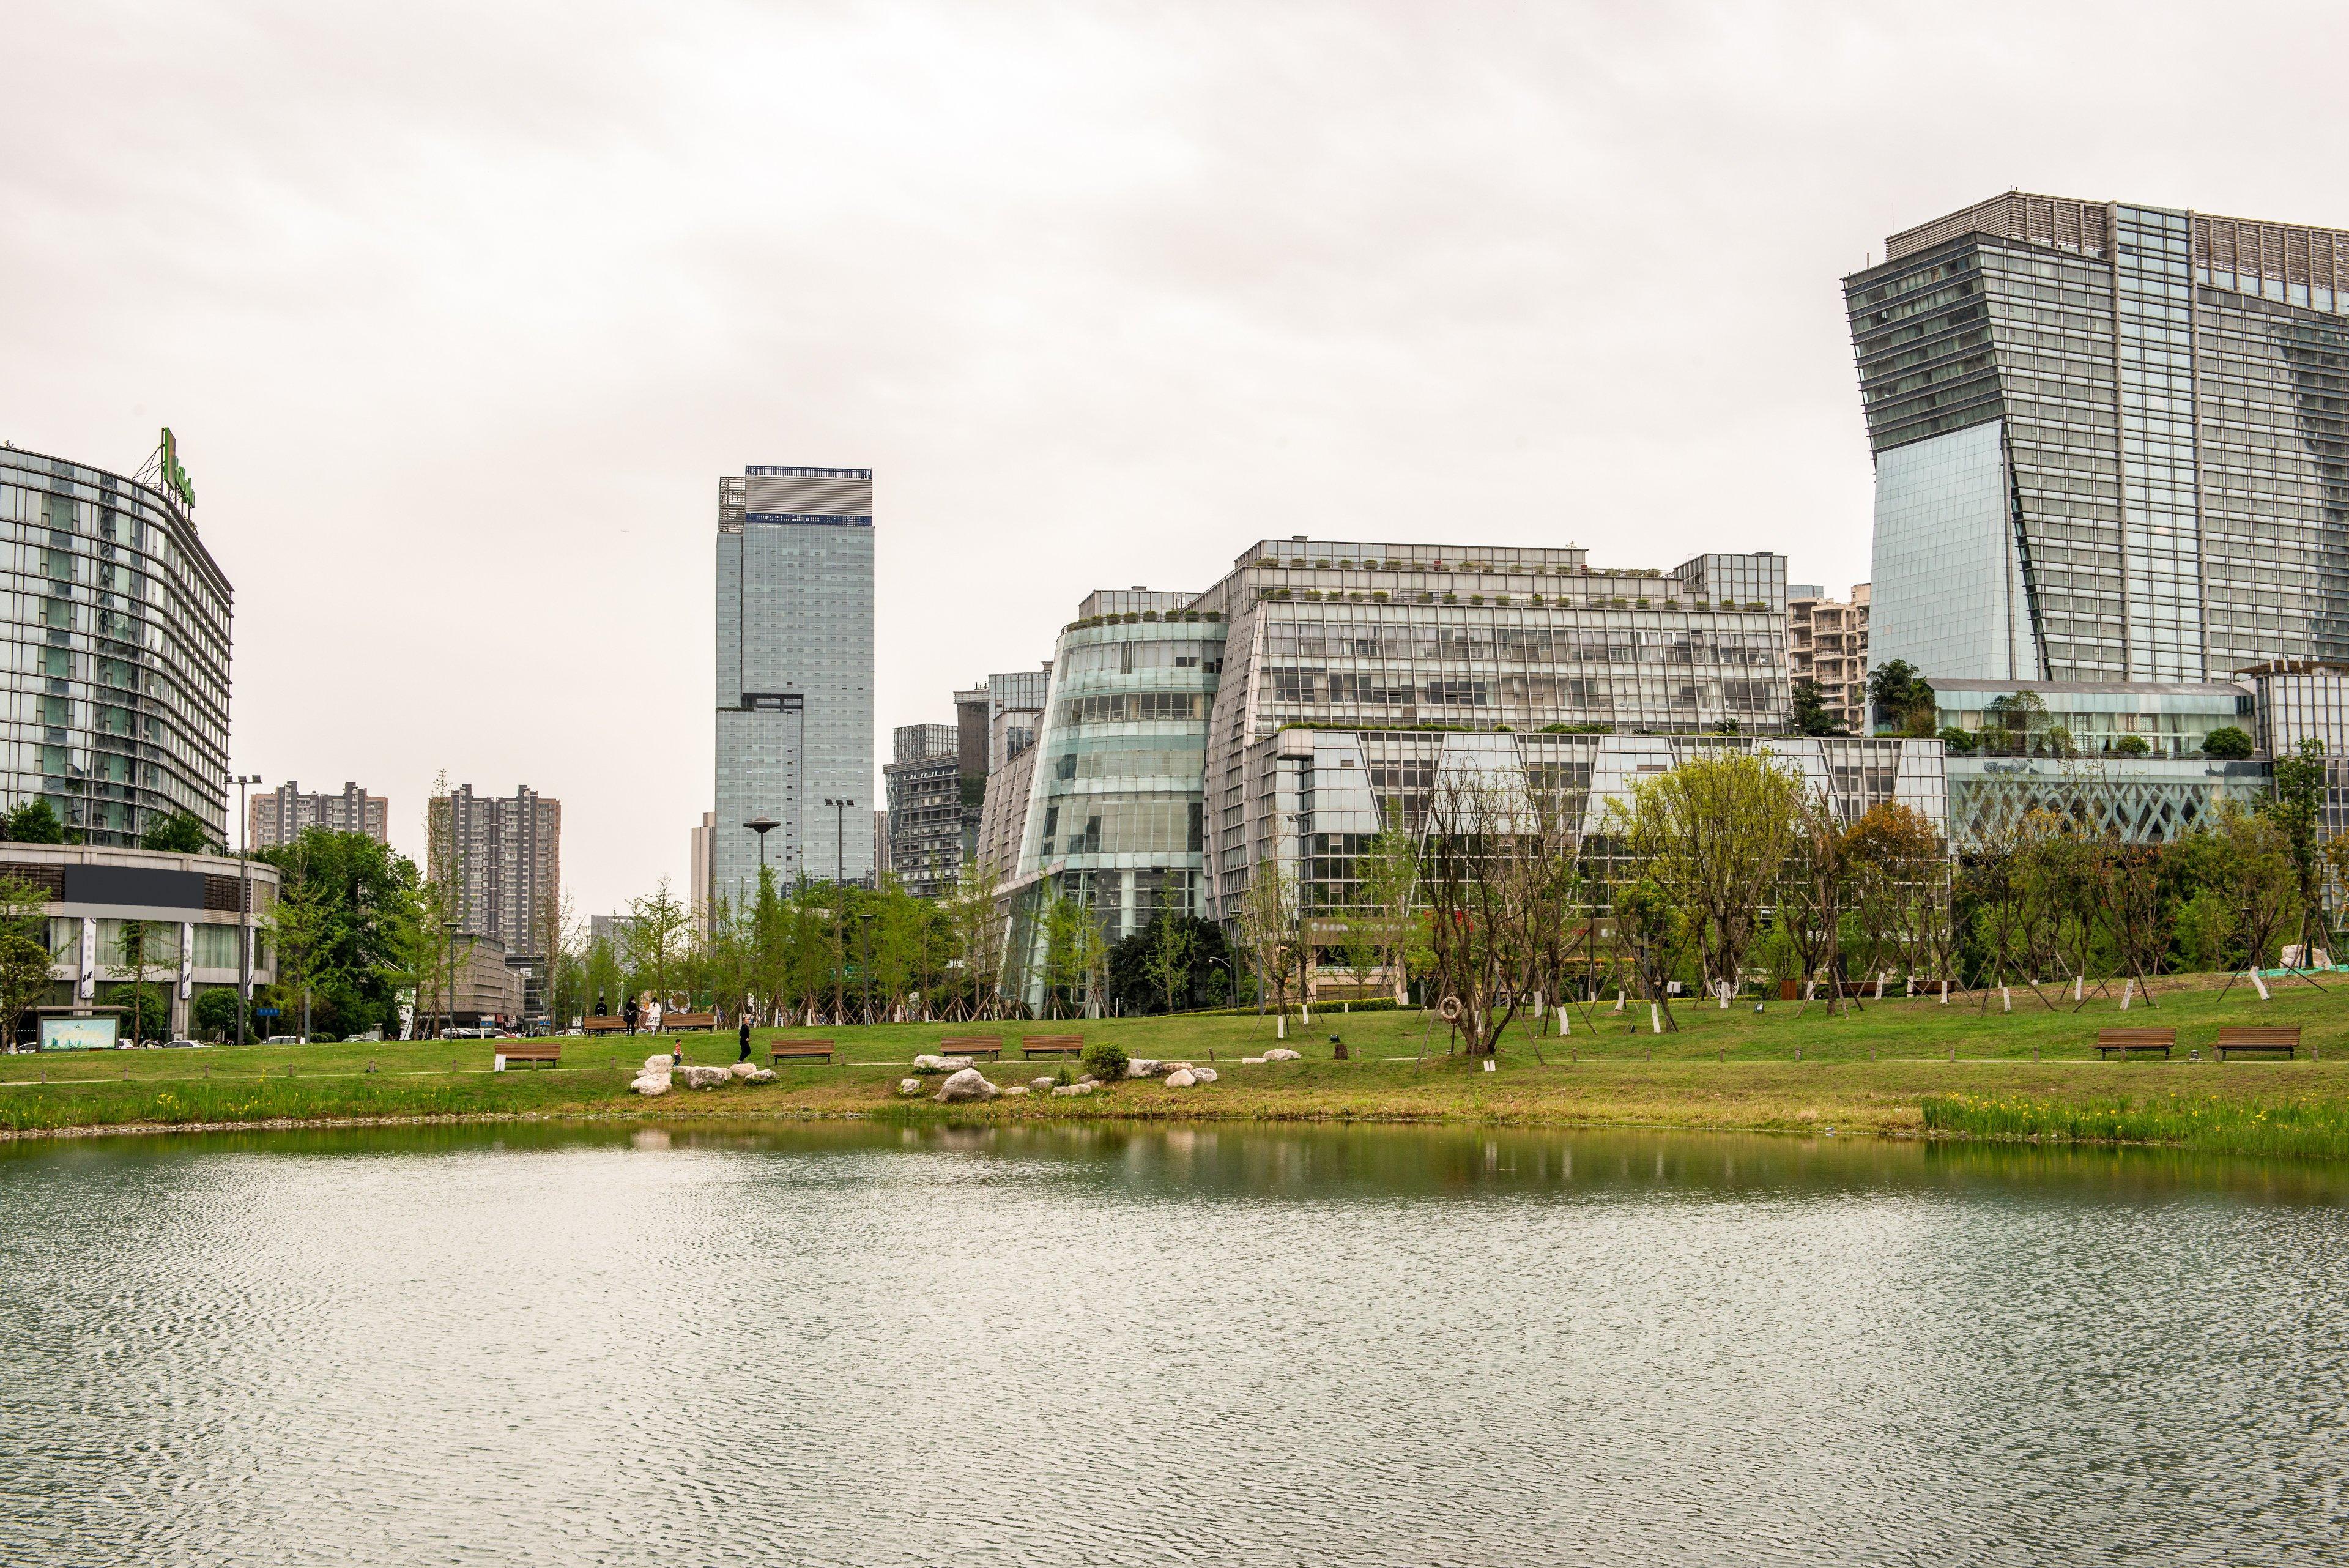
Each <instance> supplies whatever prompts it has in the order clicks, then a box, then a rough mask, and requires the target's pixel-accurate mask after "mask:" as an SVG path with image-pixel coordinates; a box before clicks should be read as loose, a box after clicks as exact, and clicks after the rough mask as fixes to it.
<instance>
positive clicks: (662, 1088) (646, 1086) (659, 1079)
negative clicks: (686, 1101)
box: [628, 1071, 668, 1099]
mask: <svg viewBox="0 0 2349 1568" xmlns="http://www.w3.org/2000/svg"><path fill="white" fill-rule="evenodd" d="M628 1087H630V1088H632V1089H634V1090H635V1091H636V1093H638V1094H640V1095H642V1096H645V1097H646V1098H647V1099H650V1098H652V1096H655V1095H666V1094H667V1093H668V1075H667V1073H655V1072H650V1071H647V1072H643V1073H639V1074H637V1075H636V1081H635V1082H634V1083H632V1084H630V1085H628Z"/></svg>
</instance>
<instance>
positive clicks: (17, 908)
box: [0, 875, 50, 1044]
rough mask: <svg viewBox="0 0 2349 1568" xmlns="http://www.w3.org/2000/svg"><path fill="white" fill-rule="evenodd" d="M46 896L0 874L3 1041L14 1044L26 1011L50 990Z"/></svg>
mask: <svg viewBox="0 0 2349 1568" xmlns="http://www.w3.org/2000/svg"><path fill="white" fill-rule="evenodd" d="M46 902H47V894H45V893H43V892H42V891H41V890H40V889H39V888H35V887H33V886H32V885H31V884H29V883H27V882H25V881H22V880H20V879H18V878H17V877H9V876H5V875H0V1044H15V1042H16V1036H17V1034H18V1033H19V1026H20V1024H21V1023H22V1022H23V1020H24V1017H25V1014H26V1012H28V1011H30V1010H31V1009H32V1008H33V1007H34V1006H35V1005H36V1003H37V1002H40V1000H41V999H42V998H43V997H45V996H47V994H48V991H49V983H50V981H49V961H50V960H49V943H48V934H49V933H48V921H47V919H45V918H44V917H43V915H42V913H41V910H42V907H43V905H44V904H45V903H46Z"/></svg>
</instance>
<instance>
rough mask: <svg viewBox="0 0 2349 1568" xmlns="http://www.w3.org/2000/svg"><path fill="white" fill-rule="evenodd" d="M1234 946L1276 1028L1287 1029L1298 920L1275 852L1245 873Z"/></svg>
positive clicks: (1301, 943)
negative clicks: (1267, 1000) (1267, 998)
mask: <svg viewBox="0 0 2349 1568" xmlns="http://www.w3.org/2000/svg"><path fill="white" fill-rule="evenodd" d="M1239 939H1240V947H1241V949H1242V950H1244V951H1246V952H1247V958H1248V967H1249V968H1250V969H1252V970H1253V971H1255V972H1256V982H1257V994H1258V995H1263V994H1264V993H1265V992H1270V993H1271V996H1272V1000H1273V1006H1274V1008H1275V1011H1276V1015H1277V1023H1276V1025H1275V1027H1276V1029H1277V1030H1278V1033H1280V1034H1281V1035H1282V1036H1284V1037H1286V1036H1287V1034H1288V992H1289V986H1290V985H1291V983H1292V982H1293V981H1294V980H1295V978H1296V977H1297V975H1298V972H1299V969H1300V968H1301V966H1302V965H1303V963H1304V950H1305V932H1304V920H1303V917H1302V915H1301V914H1300V912H1299V909H1298V902H1297V897H1296V892H1295V889H1294V888H1293V887H1292V885H1291V881H1290V878H1289V876H1288V872H1287V871H1286V870H1285V869H1283V867H1282V866H1281V863H1280V857H1279V855H1278V853H1277V852H1276V853H1274V854H1271V855H1267V856H1263V857H1260V858H1258V859H1257V863H1256V865H1255V866H1254V867H1251V868H1250V870H1249V873H1248V886H1247V892H1246V893H1245V894H1243V895H1242V896H1241V898H1240V915H1239Z"/></svg>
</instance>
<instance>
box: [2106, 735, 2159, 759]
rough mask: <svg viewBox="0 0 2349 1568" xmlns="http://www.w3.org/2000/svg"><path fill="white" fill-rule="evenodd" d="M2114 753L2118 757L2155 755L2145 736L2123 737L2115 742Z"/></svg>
mask: <svg viewBox="0 0 2349 1568" xmlns="http://www.w3.org/2000/svg"><path fill="white" fill-rule="evenodd" d="M2113 752H2114V754H2115V755H2116V756H2123V757H2144V756H2150V755H2152V754H2153V747H2152V745H2151V744H2150V743H2148V742H2147V740H2146V738H2145V737H2144V736H2143V735H2123V736H2122V737H2121V738H2120V739H2119V740H2117V741H2115V742H2113Z"/></svg>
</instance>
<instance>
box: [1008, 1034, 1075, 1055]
mask: <svg viewBox="0 0 2349 1568" xmlns="http://www.w3.org/2000/svg"><path fill="white" fill-rule="evenodd" d="M1084 1049H1085V1037H1084V1036H1083V1035H1081V1034H1023V1035H1021V1036H1020V1037H1019V1054H1021V1055H1022V1056H1080V1055H1082V1054H1084Z"/></svg>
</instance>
